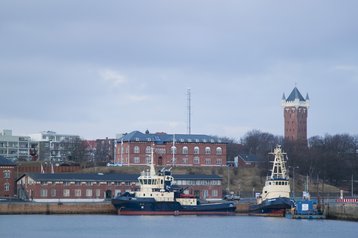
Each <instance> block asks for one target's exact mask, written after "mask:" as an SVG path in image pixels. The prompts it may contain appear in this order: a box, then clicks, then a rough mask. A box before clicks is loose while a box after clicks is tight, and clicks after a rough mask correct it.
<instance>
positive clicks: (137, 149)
mask: <svg viewBox="0 0 358 238" xmlns="http://www.w3.org/2000/svg"><path fill="white" fill-rule="evenodd" d="M133 152H134V153H135V154H139V152H140V150H139V146H134V149H133Z"/></svg>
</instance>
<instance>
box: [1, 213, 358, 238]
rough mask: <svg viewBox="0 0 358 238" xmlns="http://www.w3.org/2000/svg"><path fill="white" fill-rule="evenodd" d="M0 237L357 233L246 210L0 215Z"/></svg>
mask: <svg viewBox="0 0 358 238" xmlns="http://www.w3.org/2000/svg"><path fill="white" fill-rule="evenodd" d="M0 237H1V238H5V237H6V238H7V237H16V238H20V237H26V238H42V237H44V238H65V237H75V238H76V237H83V238H92V237H104V238H111V237H116V238H118V237H140V238H158V237H168V238H190V237H195V238H199V237H200V238H214V237H215V238H224V237H225V238H231V237H242V238H251V237H253V238H258V237H267V238H271V237H272V238H274V237H275V238H280V237H285V238H287V237H288V238H290V237H292V238H303V237H304V238H309V237H325V238H333V237H335V238H336V237H344V238H349V237H358V223H356V222H349V221H333V220H291V219H286V218H268V217H249V216H228V217H226V216H117V215H3V216H0Z"/></svg>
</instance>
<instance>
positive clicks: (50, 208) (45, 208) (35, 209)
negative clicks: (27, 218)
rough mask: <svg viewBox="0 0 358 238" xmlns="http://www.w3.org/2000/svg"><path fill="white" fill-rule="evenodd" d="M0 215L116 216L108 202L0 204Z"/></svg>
mask: <svg viewBox="0 0 358 238" xmlns="http://www.w3.org/2000/svg"><path fill="white" fill-rule="evenodd" d="M0 214H116V210H115V208H114V207H113V206H112V204H111V203H110V202H101V203H34V202H9V203H0Z"/></svg>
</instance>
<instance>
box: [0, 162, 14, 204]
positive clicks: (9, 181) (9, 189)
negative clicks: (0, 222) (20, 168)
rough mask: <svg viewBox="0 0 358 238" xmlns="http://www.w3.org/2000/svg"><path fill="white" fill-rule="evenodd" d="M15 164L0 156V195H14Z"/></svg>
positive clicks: (9, 196) (7, 196) (8, 196)
mask: <svg viewBox="0 0 358 238" xmlns="http://www.w3.org/2000/svg"><path fill="white" fill-rule="evenodd" d="M15 171H16V164H15V163H13V162H12V161H10V160H8V159H6V158H5V157H3V156H0V197H5V198H12V197H14V196H15V191H16V189H15V177H16V172H15Z"/></svg>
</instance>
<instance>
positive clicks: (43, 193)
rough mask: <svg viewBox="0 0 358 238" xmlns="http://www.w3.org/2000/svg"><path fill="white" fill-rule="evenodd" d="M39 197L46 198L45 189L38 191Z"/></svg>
mask: <svg viewBox="0 0 358 238" xmlns="http://www.w3.org/2000/svg"><path fill="white" fill-rule="evenodd" d="M40 197H47V189H44V188H41V189H40Z"/></svg>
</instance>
